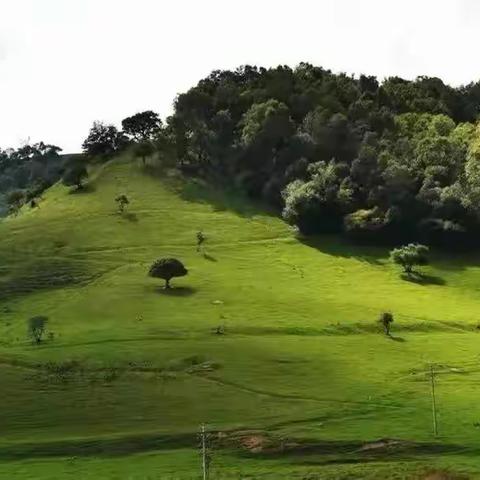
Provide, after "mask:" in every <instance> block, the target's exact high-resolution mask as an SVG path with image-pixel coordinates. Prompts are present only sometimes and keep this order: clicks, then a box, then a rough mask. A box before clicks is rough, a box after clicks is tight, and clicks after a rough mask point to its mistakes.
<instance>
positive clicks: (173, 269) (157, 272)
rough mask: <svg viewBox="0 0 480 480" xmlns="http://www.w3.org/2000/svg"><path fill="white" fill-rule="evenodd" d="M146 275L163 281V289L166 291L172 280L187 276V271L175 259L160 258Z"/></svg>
mask: <svg viewBox="0 0 480 480" xmlns="http://www.w3.org/2000/svg"><path fill="white" fill-rule="evenodd" d="M148 274H149V275H150V276H151V277H154V278H162V279H163V280H165V288H166V289H168V288H170V280H171V279H172V278H174V277H183V276H185V275H187V274H188V270H187V269H186V268H185V266H184V265H183V263H182V262H181V261H180V260H177V259H176V258H161V259H160V260H157V261H156V262H154V263H153V265H152V266H151V267H150V270H149V272H148Z"/></svg>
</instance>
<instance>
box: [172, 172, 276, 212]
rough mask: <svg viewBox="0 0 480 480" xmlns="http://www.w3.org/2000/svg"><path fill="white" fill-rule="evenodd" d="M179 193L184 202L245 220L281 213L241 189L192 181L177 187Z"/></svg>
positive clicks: (196, 180)
mask: <svg viewBox="0 0 480 480" xmlns="http://www.w3.org/2000/svg"><path fill="white" fill-rule="evenodd" d="M177 191H178V193H179V194H180V196H181V198H182V199H183V200H186V201H188V202H195V203H206V204H209V205H211V206H212V207H213V210H214V211H215V212H225V211H231V212H234V213H236V214H237V215H240V216H242V217H244V218H252V217H254V216H256V215H262V216H270V217H278V216H279V212H278V211H275V209H273V208H272V206H270V205H267V204H265V203H262V202H259V201H255V200H253V199H252V198H250V197H248V196H247V195H246V194H245V193H244V192H242V191H241V190H239V189H234V188H232V187H230V188H226V187H225V186H224V185H223V186H219V185H214V184H210V183H207V182H205V181H201V180H198V179H192V180H190V181H187V182H183V183H182V184H181V185H177Z"/></svg>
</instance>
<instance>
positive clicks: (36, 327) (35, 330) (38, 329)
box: [28, 315, 48, 345]
mask: <svg viewBox="0 0 480 480" xmlns="http://www.w3.org/2000/svg"><path fill="white" fill-rule="evenodd" d="M47 322H48V318H47V317H44V316H43V315H37V316H35V317H32V318H30V319H29V320H28V335H29V336H30V337H31V338H32V340H33V341H34V342H35V343H36V344H37V345H38V344H39V343H41V341H42V339H43V335H44V334H45V328H46V325H47Z"/></svg>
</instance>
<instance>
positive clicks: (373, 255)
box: [299, 235, 388, 266]
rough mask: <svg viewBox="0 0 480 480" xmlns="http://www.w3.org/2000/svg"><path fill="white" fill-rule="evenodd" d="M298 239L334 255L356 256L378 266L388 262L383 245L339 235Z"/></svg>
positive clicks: (386, 252)
mask: <svg viewBox="0 0 480 480" xmlns="http://www.w3.org/2000/svg"><path fill="white" fill-rule="evenodd" d="M299 241H300V242H301V243H303V244H304V245H307V246H308V247H311V248H314V249H316V250H319V251H320V252H322V253H326V254H327V255H332V256H334V257H343V258H357V259H359V260H362V261H364V262H367V263H370V264H371V265H378V266H383V265H385V263H387V262H388V251H387V249H386V248H385V247H381V246H368V245H359V244H355V243H353V242H350V241H349V240H348V239H345V238H343V237H341V236H340V235H314V236H302V237H300V238H299Z"/></svg>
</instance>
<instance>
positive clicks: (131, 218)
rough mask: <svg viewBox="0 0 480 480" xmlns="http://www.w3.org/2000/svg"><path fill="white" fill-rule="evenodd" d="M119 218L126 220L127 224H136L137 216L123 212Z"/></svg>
mask: <svg viewBox="0 0 480 480" xmlns="http://www.w3.org/2000/svg"><path fill="white" fill-rule="evenodd" d="M121 217H122V218H124V219H125V220H128V221H129V222H132V223H138V216H137V214H136V213H132V212H123V213H122V214H121Z"/></svg>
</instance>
